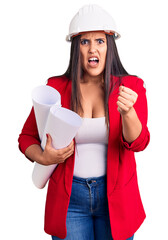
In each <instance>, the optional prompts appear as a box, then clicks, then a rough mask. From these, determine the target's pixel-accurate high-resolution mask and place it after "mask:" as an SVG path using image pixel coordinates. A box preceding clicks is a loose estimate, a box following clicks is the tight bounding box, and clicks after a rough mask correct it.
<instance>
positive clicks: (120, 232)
mask: <svg viewBox="0 0 168 240" xmlns="http://www.w3.org/2000/svg"><path fill="white" fill-rule="evenodd" d="M113 80H114V81H117V80H118V78H116V77H115V78H113ZM122 84H123V85H124V86H126V87H129V88H131V89H132V90H133V91H135V92H137V94H138V99H137V102H136V103H135V105H134V108H135V110H136V112H137V115H138V117H139V119H140V121H141V123H142V131H141V134H140V135H139V137H138V138H137V139H136V140H135V141H134V142H132V143H131V144H128V143H127V142H125V141H124V139H123V137H122V122H121V117H120V113H119V112H118V110H117V104H116V102H117V98H118V91H119V89H118V87H116V88H115V89H114V90H113V92H112V93H111V94H110V96H109V140H108V152H107V197H108V206H109V215H110V222H111V231H112V236H113V239H114V240H125V239H127V238H129V237H131V236H132V235H133V234H134V233H135V232H136V230H137V229H138V228H139V227H140V225H141V224H142V222H143V221H144V219H145V212H144V208H143V205H142V202H141V197H140V193H139V188H138V182H137V172H136V162H135V158H134V152H138V151H142V150H144V149H145V148H146V146H147V145H148V143H149V138H150V135H149V131H148V128H147V100H146V90H145V88H144V87H143V81H142V80H141V79H139V78H137V77H134V76H126V77H123V78H122ZM48 85H50V86H52V87H53V88H55V89H57V90H58V91H59V92H60V94H61V104H62V106H63V107H65V108H68V109H69V108H70V99H71V81H70V80H69V79H67V78H66V77H52V78H50V79H49V80H48ZM32 144H39V145H40V140H39V136H38V131H37V126H36V121H35V116H34V110H33V108H32V111H31V113H30V115H29V117H28V119H27V121H26V122H25V124H24V127H23V129H22V132H21V134H20V136H19V147H20V150H21V151H22V152H23V153H25V150H26V148H27V147H28V146H30V145H32ZM74 160H75V159H74V155H72V156H71V157H69V158H68V159H67V160H66V161H65V162H64V163H62V164H59V165H58V166H57V168H56V169H55V171H54V172H53V174H52V176H51V178H50V180H49V184H48V192H47V199H46V208H45V227H44V228H45V231H46V233H48V234H50V235H54V236H57V237H59V238H62V239H64V238H65V237H66V234H67V231H66V215H67V210H68V205H69V200H70V196H71V187H72V179H73V168H74Z"/></svg>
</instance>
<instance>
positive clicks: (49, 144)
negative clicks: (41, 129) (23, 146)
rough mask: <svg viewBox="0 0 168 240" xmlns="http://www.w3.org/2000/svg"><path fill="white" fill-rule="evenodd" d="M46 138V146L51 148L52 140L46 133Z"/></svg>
mask: <svg viewBox="0 0 168 240" xmlns="http://www.w3.org/2000/svg"><path fill="white" fill-rule="evenodd" d="M46 138H47V140H46V145H48V146H51V145H52V138H51V136H50V134H48V133H47V134H46Z"/></svg>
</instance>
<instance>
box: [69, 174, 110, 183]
mask: <svg viewBox="0 0 168 240" xmlns="http://www.w3.org/2000/svg"><path fill="white" fill-rule="evenodd" d="M73 181H75V182H78V183H82V184H87V183H106V181H107V176H106V175H105V176H101V177H91V178H80V177H76V176H73Z"/></svg>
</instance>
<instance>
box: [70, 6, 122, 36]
mask: <svg viewBox="0 0 168 240" xmlns="http://www.w3.org/2000/svg"><path fill="white" fill-rule="evenodd" d="M90 31H104V32H106V33H109V34H110V33H111V34H113V35H114V38H115V39H118V38H120V34H119V33H118V31H117V29H116V24H115V22H114V19H113V18H112V17H111V15H110V14H109V13H108V12H106V11H105V10H104V9H102V8H101V7H99V6H98V5H95V4H93V5H86V6H84V7H82V8H81V9H79V11H78V13H77V14H76V15H75V16H74V17H73V19H72V20H71V23H70V25H69V34H68V35H67V37H66V40H67V41H71V39H72V37H73V36H76V35H78V34H79V33H82V32H90Z"/></svg>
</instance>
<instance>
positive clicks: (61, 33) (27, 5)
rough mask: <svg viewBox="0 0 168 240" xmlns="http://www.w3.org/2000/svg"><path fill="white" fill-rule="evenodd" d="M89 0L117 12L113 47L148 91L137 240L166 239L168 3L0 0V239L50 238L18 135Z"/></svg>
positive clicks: (64, 59) (65, 55)
mask: <svg viewBox="0 0 168 240" xmlns="http://www.w3.org/2000/svg"><path fill="white" fill-rule="evenodd" d="M88 3H97V4H99V5H100V6H102V7H104V9H106V10H108V11H109V12H110V13H111V15H112V16H113V17H114V19H115V21H116V23H117V26H118V29H119V30H120V33H121V35H122V37H121V39H120V40H118V41H117V46H118V50H119V55H120V58H121V60H122V62H123V65H124V66H125V68H126V69H127V71H128V72H129V73H131V74H135V75H138V76H139V77H141V78H142V79H143V80H144V81H145V83H146V88H147V97H148V105H149V124H148V127H149V129H150V132H151V142H150V145H149V146H148V148H147V149H146V150H145V151H144V152H141V153H138V154H136V158H137V170H138V177H139V186H140V192H141V196H142V200H143V204H144V207H145V210H146V214H147V218H146V220H145V222H144V223H143V225H142V226H141V228H140V229H139V230H138V231H137V233H136V235H135V239H136V240H142V239H143V240H147V239H150V240H151V239H153V240H155V239H163V240H167V239H168V231H167V228H168V220H167V219H168V174H167V171H168V154H167V149H168V147H167V142H168V140H167V134H168V127H167V122H168V113H167V95H168V90H167V89H168V84H167V81H168V75H167V69H168V67H167V54H168V48H167V43H168V32H167V28H168V27H167V22H168V16H167V5H166V4H167V3H166V0H165V1H164V0H159V1H156V0H139V1H138V0H127V1H126V0H110V1H108V0H103V1H102V0H95V1H91V2H90V1H88V0H85V1H79V0H76V1H75V0H70V1H66V0H61V1H58V0H27V1H25V0H15V1H13V0H6V1H1V2H0V85H1V86H0V104H1V105H0V112H1V116H0V121H1V123H0V139H1V140H0V141H1V143H0V151H1V152H0V153H1V165H0V166H1V167H0V221H1V223H0V239H3V240H8V239H17V240H22V239H24V240H30V239H32V240H47V239H50V236H48V235H47V234H45V233H44V231H43V218H44V207H45V197H46V190H47V189H46V188H45V189H43V190H38V189H36V188H35V187H34V185H33V183H32V181H31V173H32V169H33V164H31V163H30V162H29V161H28V160H27V159H26V158H25V157H24V156H23V155H22V154H21V153H20V152H19V150H18V143H17V138H18V135H19V133H20V131H21V128H22V126H23V124H24V122H25V120H26V118H27V116H28V114H29V111H30V108H31V105H32V102H31V91H32V89H33V88H34V87H36V86H38V85H41V84H45V81H46V80H47V78H48V77H51V76H54V75H58V74H62V73H64V72H65V70H66V68H67V65H68V61H69V48H70V44H68V43H67V42H66V41H65V36H66V34H67V32H68V26H69V22H70V20H71V18H72V17H73V16H74V14H75V13H76V12H77V11H78V9H79V8H80V7H81V6H83V5H84V4H88Z"/></svg>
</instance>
